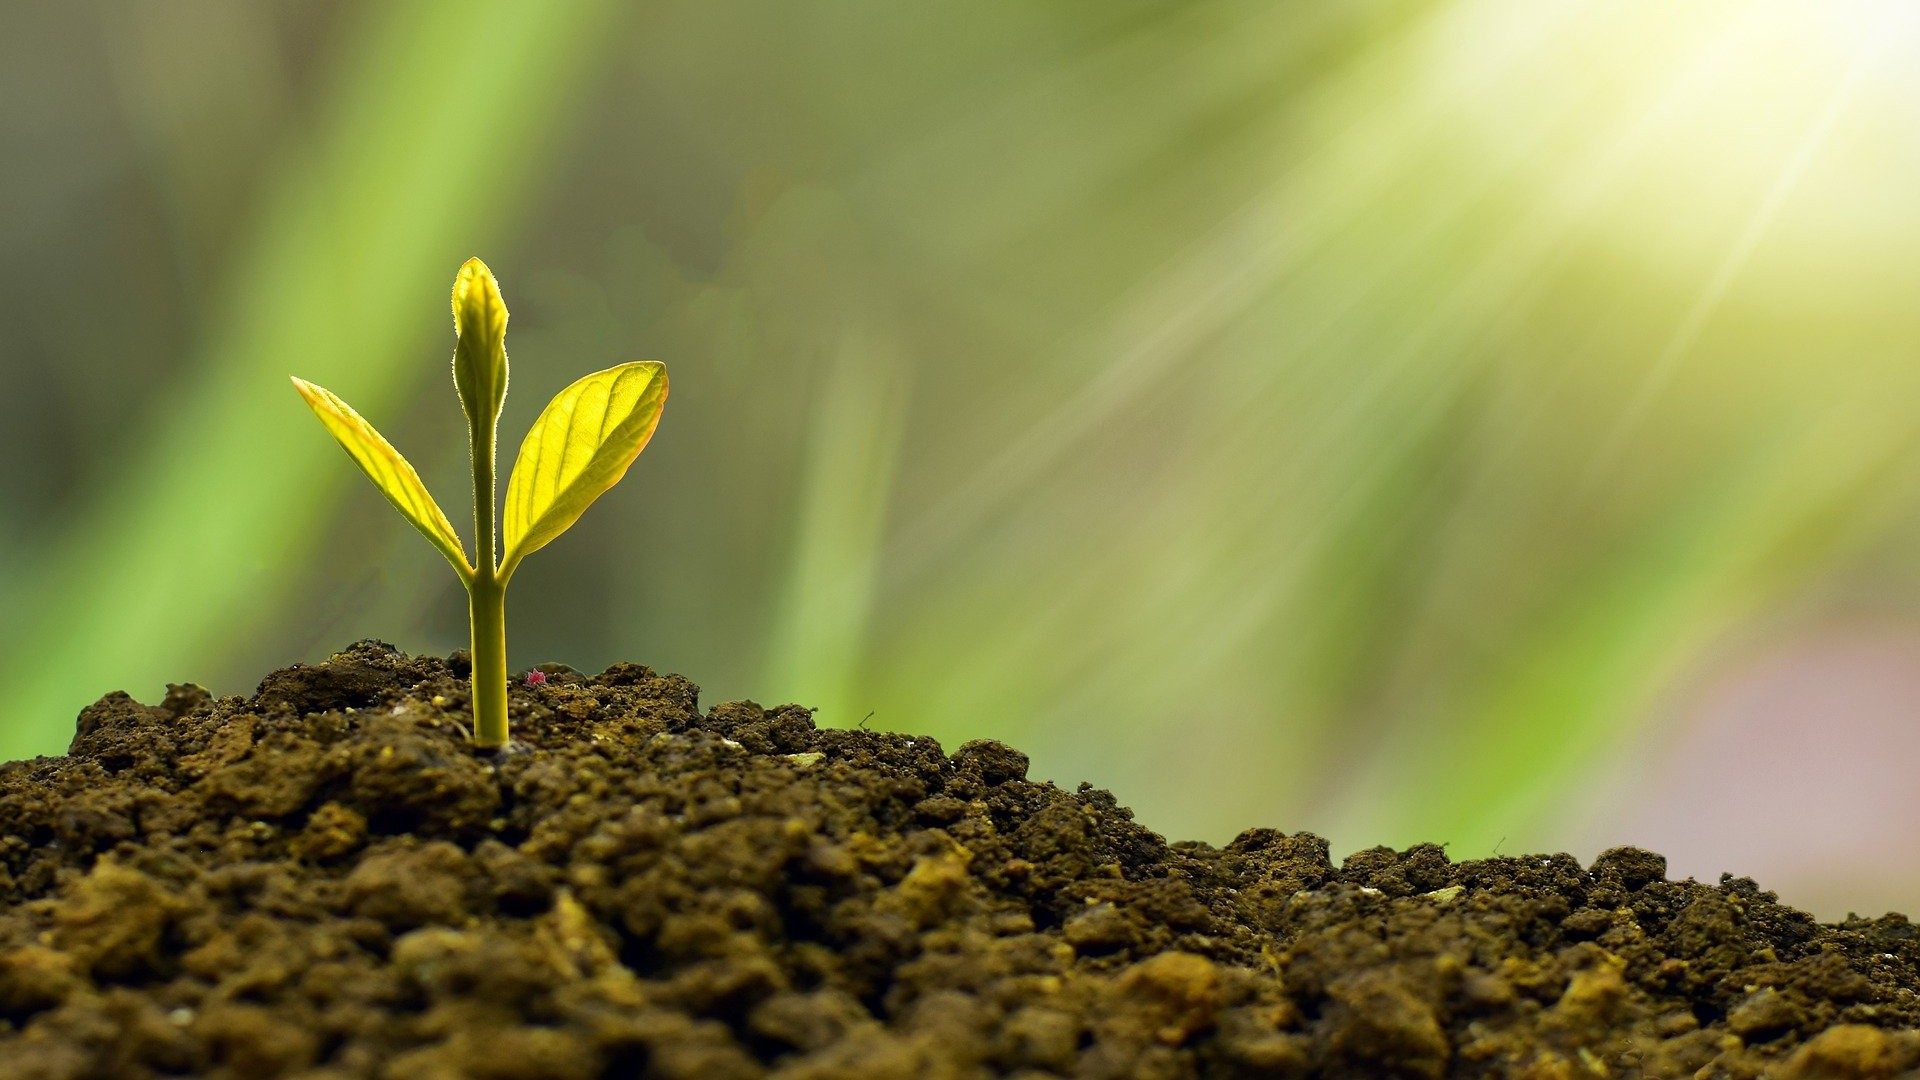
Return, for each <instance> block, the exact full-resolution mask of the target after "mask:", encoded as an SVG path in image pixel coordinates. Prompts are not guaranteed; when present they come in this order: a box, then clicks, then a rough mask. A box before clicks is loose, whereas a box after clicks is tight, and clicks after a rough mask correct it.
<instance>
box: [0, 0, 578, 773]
mask: <svg viewBox="0 0 1920 1080" xmlns="http://www.w3.org/2000/svg"><path fill="white" fill-rule="evenodd" d="M369 10H370V12H371V15H370V17H369V20H368V21H367V22H366V24H365V25H362V26H360V27H359V28H358V36H357V37H356V39H355V41H354V42H353V43H352V44H351V45H350V46H349V47H347V48H346V49H344V50H343V51H342V54H341V60H340V63H339V66H338V68H337V69H336V70H335V71H334V72H332V74H331V79H332V85H331V87H330V88H329V89H328V90H327V92H326V93H324V94H323V95H322V96H321V97H320V100H324V101H327V102H329V103H331V104H332V108H331V109H330V111H328V112H327V113H325V114H323V115H322V116H321V117H320V118H319V120H318V121H317V122H316V125H315V137H314V138H313V140H312V141H311V142H310V143H308V144H306V145H305V146H304V147H302V148H301V149H300V150H299V152H297V153H295V154H293V155H291V156H290V159H289V160H288V161H286V162H285V163H284V166H283V170H282V172H281V179H280V181H279V183H278V186H277V188H276V190H274V191H272V192H270V193H269V194H268V196H267V197H266V198H265V199H264V200H262V208H261V210H260V211H259V213H258V215H257V218H256V220H255V223H254V225H253V229H254V232H253V235H252V236H251V237H250V238H249V240H248V241H246V242H244V243H243V245H242V248H241V251H240V254H239V255H238V256H237V257H236V259H235V260H234V263H233V265H232V268H231V277H230V279H229V288H228V290H227V292H226V293H225V294H224V301H225V302H224V304H223V305H221V306H220V308H219V309H218V310H219V313H218V314H216V316H215V318H214V319H213V321H212V326H213V329H212V330H211V331H210V332H209V334H208V335H207V340H206V342H205V345H204V348H203V351H202V355H201V356H200V358H199V359H198V361H197V362H196V363H195V364H194V366H193V368H192V374H191V375H189V376H188V377H187V378H185V379H184V380H182V382H181V383H180V384H179V385H177V386H174V387H171V388H169V389H168V391H167V392H166V394H165V400H164V401H162V402H157V403H156V405H155V407H154V408H153V409H152V410H151V413H150V415H153V416H154V417H156V420H155V422H154V423H153V426H151V427H150V428H148V429H147V430H145V431H142V432H140V433H138V434H137V435H135V436H134V437H132V438H131V439H130V440H129V449H128V450H127V451H126V452H124V453H123V454H122V455H121V460H122V461H123V462H124V464H123V465H122V467H121V468H120V469H119V471H118V472H117V473H115V474H113V478H112V480H111V482H109V483H108V484H106V485H105V486H103V487H102V488H101V489H100V490H98V491H97V492H94V493H93V494H92V497H91V498H90V499H88V500H87V501H86V502H85V504H84V506H83V508H82V509H81V511H80V512H79V513H78V514H77V515H76V517H75V521H74V525H73V526H72V528H71V529H70V530H69V532H68V534H67V535H66V536H65V537H64V538H63V539H62V541H61V542H58V543H55V544H51V545H48V546H47V547H46V548H45V549H44V551H45V552H46V554H44V555H42V556H40V557H39V558H38V559H37V560H35V561H32V562H29V563H28V564H27V565H23V566H21V567H18V568H13V569H14V570H15V572H17V573H18V574H19V580H22V581H26V582H30V583H32V584H31V585H30V586H28V587H27V589H26V590H25V592H24V595H22V596H20V598H19V599H18V601H17V603H13V604H10V605H9V606H10V607H12V608H14V609H15V610H13V611H10V612H8V613H7V614H8V615H9V617H8V618H7V619H6V620H5V629H4V630H0V676H4V677H5V678H6V679H7V680H8V685H10V686H11V687H12V693H11V695H10V700H9V707H8V715H7V722H6V723H5V724H4V725H0V758H15V757H20V756H23V755H28V754H35V753H46V752H50V751H56V750H58V749H59V748H60V747H61V746H62V744H64V743H65V742H66V739H67V732H68V730H69V725H70V724H71V718H72V716H73V714H74V712H75V710H76V709H77V708H78V707H79V706H80V705H82V704H84V703H85V702H86V701H88V700H91V699H92V698H94V697H97V696H98V695H99V694H101V693H102V692H104V691H107V690H111V689H115V688H121V687H125V688H129V689H131V690H133V691H135V692H136V695H137V696H143V697H151V696H154V691H157V690H158V688H159V686H160V684H161V683H162V682H163V681H164V680H167V679H183V678H190V677H192V675H193V674H194V673H193V672H192V671H191V670H189V669H188V668H187V666H186V665H188V664H189V663H192V662H194V661H196V660H199V659H202V658H204V657H205V656H207V655H208V654H209V650H211V649H213V648H215V647H217V645H218V643H219V642H221V641H223V640H230V639H231V638H232V637H233V636H235V635H240V634H244V633H245V632H246V631H245V628H246V627H249V626H256V625H260V624H262V623H264V622H265V621H266V620H267V619H268V617H269V616H271V615H272V614H274V610H273V609H274V605H275V604H276V602H278V601H279V600H280V599H282V598H284V597H285V596H286V594H287V591H288V590H287V586H288V584H289V582H290V581H291V580H292V579H293V577H294V575H295V574H297V573H298V572H299V571H298V568H299V567H301V566H303V565H304V564H305V563H306V561H307V560H308V559H310V558H313V557H315V552H314V551H313V550H312V549H313V546H314V544H315V542H316V539H317V537H318V536H319V529H318V524H319V522H320V521H321V520H322V519H323V518H324V516H325V515H326V513H327V512H328V509H329V507H328V500H327V499H326V498H324V497H323V496H324V495H326V494H328V493H332V492H336V491H338V490H340V486H339V485H338V483H337V479H338V478H337V477H334V476H330V475H329V473H330V472H331V473H340V472H343V470H342V469H341V464H342V463H341V462H340V461H339V454H338V451H337V450H336V449H335V448H334V447H332V446H329V445H327V441H326V440H325V439H324V438H320V437H317V435H316V432H314V431H313V430H312V429H311V425H306V424H300V423H298V422H297V421H298V420H300V419H302V418H301V417H299V416H298V415H297V414H296V412H295V410H296V409H297V408H298V406H299V402H298V400H297V399H294V398H293V397H292V396H291V395H290V393H289V391H288V390H287V387H286V379H285V375H286V373H288V372H295V371H297V372H301V373H303V374H306V375H309V376H311V377H313V378H316V379H319V380H321V381H323V382H327V381H332V382H334V383H338V384H340V385H342V386H343V387H345V388H346V389H347V390H348V391H350V392H351V393H352V395H353V397H354V399H355V400H356V401H358V402H360V403H361V405H362V406H363V407H365V408H368V409H370V410H371V411H372V412H374V413H375V414H382V413H383V412H384V411H385V410H384V407H385V406H386V405H387V404H388V403H391V402H394V401H397V400H400V399H401V398H402V397H403V396H404V395H405V394H406V393H407V392H408V391H409V390H410V389H411V388H413V387H415V386H417V385H419V381H420V380H425V379H430V378H431V379H439V378H443V377H444V374H443V373H444V371H445V360H444V358H443V357H442V355H441V352H440V350H438V349H436V348H435V343H434V342H432V341H425V340H415V338H416V337H417V336H424V335H423V334H421V333H419V332H417V331H416V329H415V328H424V327H426V326H432V327H434V328H436V329H439V330H440V331H442V333H444V331H445V329H446V328H445V326H444V322H445V315H444V311H443V309H442V305H443V304H444V300H443V299H442V296H443V294H444V292H445V281H446V280H447V279H448V275H449V274H450V273H451V272H452V270H453V268H455V267H457V266H458V265H459V261H460V260H461V259H462V258H465V257H466V256H468V255H470V254H472V253H473V251H472V250H471V249H473V248H475V247H476V246H478V245H481V244H483V243H486V242H489V241H497V240H498V239H499V238H500V237H501V236H503V235H505V229H504V228H503V224H502V223H503V221H504V220H505V217H506V215H507V214H508V213H509V212H510V211H511V209H512V207H513V206H514V204H515V203H516V202H518V201H519V200H518V194H519V190H520V187H521V184H522V181H523V180H524V179H525V177H526V176H527V174H528V173H529V172H530V170H531V169H533V168H534V167H535V166H537V164H538V162H537V160H536V159H535V158H536V154H535V152H536V151H537V150H539V149H541V148H543V147H544V145H545V144H546V135H547V133H548V132H549V131H550V130H551V129H552V128H554V127H555V126H557V125H558V124H559V123H560V122H561V121H562V120H563V119H564V118H565V116H566V115H567V111H568V108H569V105H570V103H571V102H572V101H573V97H574V93H575V92H576V91H577V90H578V89H580V88H581V87H582V86H583V85H585V84H586V83H588V81H589V76H590V73H591V72H592V71H594V70H595V69H596V68H597V66H598V65H597V64H595V63H593V62H592V61H593V60H594V59H595V58H596V54H597V53H598V52H599V50H600V43H601V42H603V41H605V40H606V39H607V37H608V35H606V34H605V33H604V32H603V30H604V23H605V19H606V17H607V15H608V14H609V13H610V12H611V10H612V8H611V5H609V4H607V3H605V2H604V0H569V2H548V3H539V4H499V5H482V6H478V7H476V6H475V5H471V4H464V3H455V2H451V0H448V2H439V3H420V4H405V5H380V6H376V7H374V8H371V9H369ZM102 302H103V303H110V302H111V298H102ZM421 310H425V311H429V312H439V314H437V315H435V316H434V317H433V318H432V319H431V321H430V322H429V321H425V320H422V319H419V318H417V317H416V313H417V312H419V311H421ZM343 376H345V377H343ZM129 392H137V389H136V388H130V389H129ZM262 461H266V462H271V463H272V467H271V469H261V468H260V464H259V463H261V462H262ZM263 475H264V476H267V477H269V479H267V480H265V481H262V480H261V479H260V477H262V476H263ZM450 497H451V494H450ZM161 551H165V552H168V553H170V554H169V555H168V557H167V558H166V559H165V560H164V561H162V560H160V559H157V558H156V557H155V553H157V552H161Z"/></svg>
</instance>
